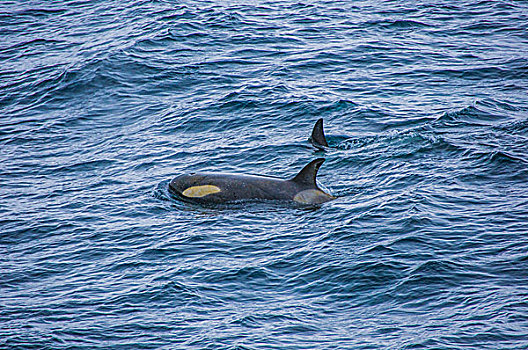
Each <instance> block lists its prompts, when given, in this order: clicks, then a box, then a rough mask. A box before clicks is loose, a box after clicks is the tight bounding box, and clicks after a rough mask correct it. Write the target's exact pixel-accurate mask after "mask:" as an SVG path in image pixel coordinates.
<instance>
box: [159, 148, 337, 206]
mask: <svg viewBox="0 0 528 350" xmlns="http://www.w3.org/2000/svg"><path fill="white" fill-rule="evenodd" d="M324 161H325V159H324V158H318V159H315V160H313V161H311V162H310V163H309V164H307V165H306V166H305V167H304V168H303V169H302V170H301V171H300V172H299V173H298V174H297V175H296V176H294V177H293V178H291V179H286V180H284V179H281V178H278V177H272V176H261V175H239V174H226V173H191V174H183V175H179V176H177V177H175V178H174V179H172V181H171V182H170V183H169V189H170V190H171V191H172V192H173V193H175V194H176V195H178V197H180V198H181V199H183V200H185V201H190V202H196V203H199V204H208V203H211V204H219V203H229V202H238V201H246V200H287V201H294V202H297V203H302V204H322V203H324V202H328V201H331V200H333V199H335V198H336V197H334V196H332V195H330V194H328V193H325V192H324V191H323V190H321V189H320V188H319V187H318V186H317V183H316V176H317V171H318V170H319V168H320V167H321V165H322V164H323V162H324Z"/></svg>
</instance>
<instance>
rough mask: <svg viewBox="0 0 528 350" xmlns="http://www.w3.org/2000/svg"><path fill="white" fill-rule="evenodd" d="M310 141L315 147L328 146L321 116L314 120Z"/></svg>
mask: <svg viewBox="0 0 528 350" xmlns="http://www.w3.org/2000/svg"><path fill="white" fill-rule="evenodd" d="M310 141H311V142H312V145H314V146H315V147H317V148H322V147H328V142H326V137H325V134H324V129H323V118H319V120H318V121H317V122H315V125H314V128H313V130H312V137H311V138H310Z"/></svg>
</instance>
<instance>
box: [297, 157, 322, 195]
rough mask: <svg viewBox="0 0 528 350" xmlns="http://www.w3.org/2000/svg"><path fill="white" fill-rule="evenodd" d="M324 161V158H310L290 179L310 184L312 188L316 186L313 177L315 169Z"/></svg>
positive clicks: (315, 174)
mask: <svg viewBox="0 0 528 350" xmlns="http://www.w3.org/2000/svg"><path fill="white" fill-rule="evenodd" d="M324 161H325V159H324V158H317V159H315V160H312V161H311V162H310V163H309V164H308V165H306V166H305V167H304V168H302V170H301V171H299V173H298V174H297V175H295V177H294V178H293V179H291V181H293V182H296V183H298V184H302V185H310V186H313V187H314V188H317V184H316V182H315V177H316V176H317V171H318V170H319V168H320V167H321V165H322V164H323V163H324Z"/></svg>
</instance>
